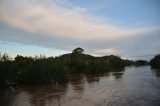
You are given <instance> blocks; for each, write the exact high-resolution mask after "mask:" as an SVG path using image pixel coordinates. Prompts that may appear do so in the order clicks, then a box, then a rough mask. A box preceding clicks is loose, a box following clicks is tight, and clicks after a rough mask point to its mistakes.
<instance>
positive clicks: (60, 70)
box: [0, 48, 157, 86]
mask: <svg viewBox="0 0 160 106" xmlns="http://www.w3.org/2000/svg"><path fill="white" fill-rule="evenodd" d="M156 59H157V58H156ZM150 64H151V65H152V64H153V65H154V64H156V63H155V62H154V60H151V62H150ZM130 65H148V62H147V61H144V60H138V61H132V60H124V59H121V58H120V57H119V56H114V55H110V56H101V57H95V56H92V55H89V54H85V53H84V50H83V49H82V48H76V49H74V50H73V51H72V53H68V54H63V55H60V56H58V57H46V56H44V55H40V56H35V57H27V56H25V57H24V56H21V55H17V56H16V57H15V58H14V59H11V58H10V57H9V55H8V54H6V53H4V54H0V85H1V86H4V85H10V84H48V83H64V82H67V81H68V80H70V79H71V78H70V75H71V74H74V73H82V74H96V75H97V74H104V73H106V72H110V71H116V70H119V69H123V68H124V67H125V66H130Z"/></svg>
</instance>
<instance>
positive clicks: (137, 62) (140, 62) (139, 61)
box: [135, 60, 148, 66]
mask: <svg viewBox="0 0 160 106" xmlns="http://www.w3.org/2000/svg"><path fill="white" fill-rule="evenodd" d="M135 65H136V66H143V65H148V61H145V60H137V61H135Z"/></svg>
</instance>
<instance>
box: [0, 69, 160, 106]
mask: <svg viewBox="0 0 160 106" xmlns="http://www.w3.org/2000/svg"><path fill="white" fill-rule="evenodd" d="M0 106H160V70H153V69H151V68H150V66H141V67H126V68H125V69H124V70H121V71H119V72H110V73H108V74H105V75H101V76H86V75H80V74H77V75H74V76H73V78H72V80H71V81H70V82H68V83H67V84H56V85H21V86H16V87H15V88H13V87H11V88H6V89H1V90H0Z"/></svg>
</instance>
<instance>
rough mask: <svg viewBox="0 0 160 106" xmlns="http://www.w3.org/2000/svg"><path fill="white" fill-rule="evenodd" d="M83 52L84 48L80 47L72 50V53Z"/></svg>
mask: <svg viewBox="0 0 160 106" xmlns="http://www.w3.org/2000/svg"><path fill="white" fill-rule="evenodd" d="M83 52H84V50H83V49H82V48H80V47H78V48H76V49H74V50H73V51H72V54H83Z"/></svg>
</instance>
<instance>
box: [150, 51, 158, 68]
mask: <svg viewBox="0 0 160 106" xmlns="http://www.w3.org/2000/svg"><path fill="white" fill-rule="evenodd" d="M150 65H151V67H152V68H160V54H159V55H156V56H155V57H154V58H153V59H151V61H150Z"/></svg>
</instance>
